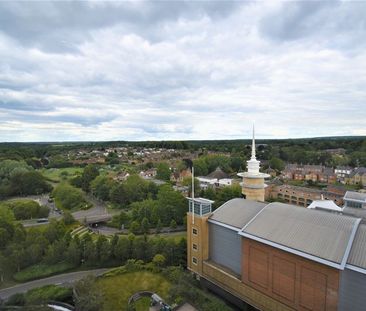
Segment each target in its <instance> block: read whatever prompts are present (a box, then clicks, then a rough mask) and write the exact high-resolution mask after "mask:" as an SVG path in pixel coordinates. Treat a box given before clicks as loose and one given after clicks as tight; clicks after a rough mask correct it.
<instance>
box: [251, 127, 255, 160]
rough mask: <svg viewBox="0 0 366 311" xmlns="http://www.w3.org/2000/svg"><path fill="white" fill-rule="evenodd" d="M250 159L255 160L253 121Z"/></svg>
mask: <svg viewBox="0 0 366 311" xmlns="http://www.w3.org/2000/svg"><path fill="white" fill-rule="evenodd" d="M251 159H252V160H255V135H254V123H253V139H252V157H251Z"/></svg>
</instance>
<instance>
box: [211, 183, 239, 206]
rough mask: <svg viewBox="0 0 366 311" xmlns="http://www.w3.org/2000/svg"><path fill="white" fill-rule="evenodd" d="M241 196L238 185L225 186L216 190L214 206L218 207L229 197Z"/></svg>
mask: <svg viewBox="0 0 366 311" xmlns="http://www.w3.org/2000/svg"><path fill="white" fill-rule="evenodd" d="M241 196H242V194H241V187H240V185H232V186H226V187H224V188H222V189H220V190H219V191H218V192H217V195H216V201H215V206H216V207H218V206H220V205H222V204H224V203H225V202H227V201H229V200H231V199H234V198H240V197H241Z"/></svg>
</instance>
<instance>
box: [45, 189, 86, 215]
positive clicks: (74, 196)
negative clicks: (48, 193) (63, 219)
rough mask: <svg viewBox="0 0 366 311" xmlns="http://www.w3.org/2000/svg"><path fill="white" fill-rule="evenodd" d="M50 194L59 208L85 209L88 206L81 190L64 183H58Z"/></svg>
mask: <svg viewBox="0 0 366 311" xmlns="http://www.w3.org/2000/svg"><path fill="white" fill-rule="evenodd" d="M52 195H53V197H54V198H55V202H56V205H58V207H59V208H61V209H69V210H70V209H87V208H89V207H90V204H89V203H88V202H87V201H86V199H85V197H84V194H83V192H82V191H81V190H80V189H77V188H74V187H73V186H71V185H69V184H66V183H61V184H59V185H58V186H57V187H56V188H55V189H54V190H53V191H52Z"/></svg>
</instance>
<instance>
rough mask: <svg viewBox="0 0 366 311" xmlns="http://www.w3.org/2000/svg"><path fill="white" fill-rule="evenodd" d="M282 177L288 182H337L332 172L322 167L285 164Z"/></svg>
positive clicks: (330, 169) (328, 168)
mask: <svg viewBox="0 0 366 311" xmlns="http://www.w3.org/2000/svg"><path fill="white" fill-rule="evenodd" d="M282 175H283V177H284V178H285V179H288V180H300V181H301V180H311V181H313V182H317V181H318V182H321V183H329V184H331V183H335V182H336V181H337V176H336V174H335V173H334V170H333V169H332V168H330V167H326V166H323V165H298V164H287V165H286V167H285V169H284V171H283V172H282Z"/></svg>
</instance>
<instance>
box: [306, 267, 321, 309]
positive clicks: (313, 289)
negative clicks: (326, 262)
mask: <svg viewBox="0 0 366 311" xmlns="http://www.w3.org/2000/svg"><path fill="white" fill-rule="evenodd" d="M300 274H301V278H300V305H301V306H302V307H304V308H306V309H309V310H316V311H318V310H319V311H321V310H326V299H327V293H326V291H327V276H326V275H324V274H322V273H319V272H318V271H313V270H311V269H308V268H305V267H301V272H300Z"/></svg>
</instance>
